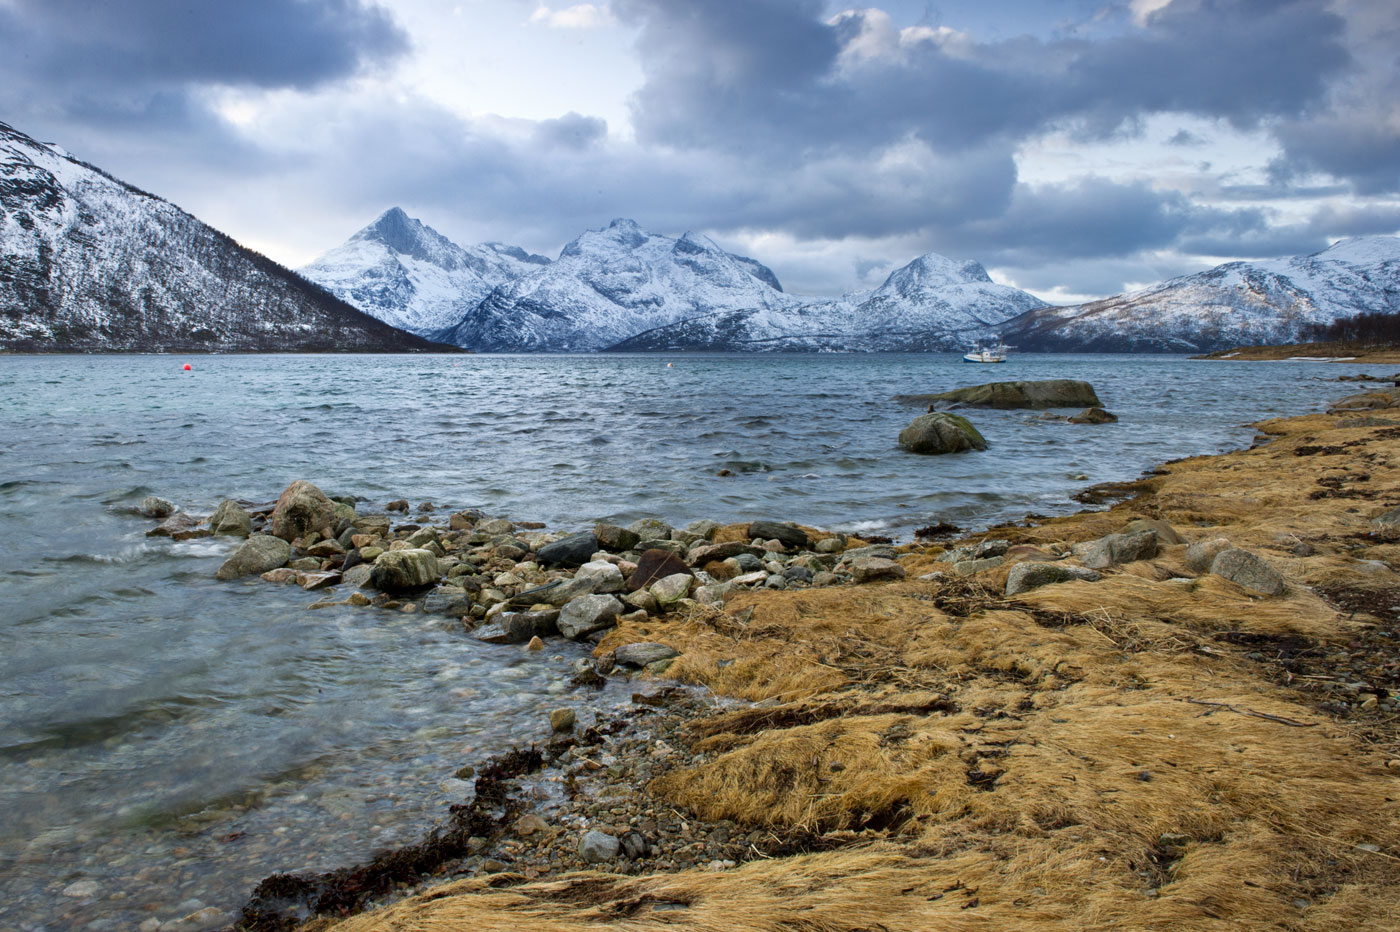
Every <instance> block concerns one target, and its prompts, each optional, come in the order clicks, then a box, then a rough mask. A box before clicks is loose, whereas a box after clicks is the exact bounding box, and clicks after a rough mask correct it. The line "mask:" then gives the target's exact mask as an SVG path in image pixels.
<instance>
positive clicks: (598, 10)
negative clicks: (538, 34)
mask: <svg viewBox="0 0 1400 932" xmlns="http://www.w3.org/2000/svg"><path fill="white" fill-rule="evenodd" d="M530 22H532V23H540V24H543V25H545V26H549V27H550V28H551V29H597V28H599V27H601V26H611V25H612V24H613V23H614V22H616V20H614V19H613V15H612V11H610V10H609V9H608V5H607V4H606V3H604V4H601V5H599V4H596V3H576V4H574V5H573V6H566V7H564V8H563V9H561V10H556V9H553V8H551V7H550V6H549V4H547V3H541V4H540V5H539V6H537V7H535V12H533V13H531V14H530Z"/></svg>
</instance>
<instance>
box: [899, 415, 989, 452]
mask: <svg viewBox="0 0 1400 932" xmlns="http://www.w3.org/2000/svg"><path fill="white" fill-rule="evenodd" d="M899 445H900V446H901V447H903V448H904V449H906V450H908V451H909V452H910V453H919V454H923V455H926V456H931V455H937V454H941V453H961V452H963V451H964V450H985V449H987V441H986V440H985V439H983V437H982V435H981V434H980V433H978V432H977V428H975V427H973V426H972V422H971V421H969V420H968V419H967V418H965V417H960V416H959V415H956V414H948V413H947V412H944V411H940V412H937V413H934V414H921V415H919V416H918V417H916V418H914V420H912V421H910V422H909V426H908V427H906V428H904V429H903V430H901V431H900V432H899Z"/></svg>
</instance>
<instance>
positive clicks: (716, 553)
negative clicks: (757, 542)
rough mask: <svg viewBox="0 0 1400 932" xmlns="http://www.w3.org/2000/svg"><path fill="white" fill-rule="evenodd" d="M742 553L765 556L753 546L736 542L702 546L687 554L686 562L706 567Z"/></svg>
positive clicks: (743, 542)
mask: <svg viewBox="0 0 1400 932" xmlns="http://www.w3.org/2000/svg"><path fill="white" fill-rule="evenodd" d="M741 553H747V554H752V555H753V556H755V557H761V556H762V555H763V551H762V550H760V549H758V548H757V547H755V546H753V545H752V544H749V543H746V542H745V541H740V540H735V541H727V542H725V543H723V544H701V545H699V546H697V547H695V548H694V549H692V550H691V551H690V552H689V553H688V554H686V558H685V561H686V562H687V563H689V564H690V565H691V566H704V565H705V564H706V563H713V562H714V561H715V560H728V559H729V558H730V557H737V556H738V555H739V554H741Z"/></svg>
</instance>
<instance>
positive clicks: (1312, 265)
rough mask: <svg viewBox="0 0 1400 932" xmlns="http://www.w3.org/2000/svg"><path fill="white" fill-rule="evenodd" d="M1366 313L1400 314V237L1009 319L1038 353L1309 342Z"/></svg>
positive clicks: (1232, 266) (1222, 270) (1351, 243)
mask: <svg viewBox="0 0 1400 932" xmlns="http://www.w3.org/2000/svg"><path fill="white" fill-rule="evenodd" d="M1362 313H1387V314H1395V313H1400V238H1398V237H1394V236H1371V237H1361V238H1358V239H1352V240H1343V241H1341V242H1338V243H1336V244H1334V245H1332V246H1331V247H1329V248H1327V249H1324V250H1323V251H1321V252H1319V253H1315V254H1313V255H1309V256H1295V257H1292V258H1287V259H1274V260H1269V261H1262V262H1229V263H1226V264H1224V265H1219V266H1216V267H1215V268H1212V269H1207V270H1206V271H1204V272H1197V273H1195V274H1193V275H1184V276H1181V277H1178V278H1174V279H1171V280H1169V281H1166V282H1163V283H1161V284H1160V285H1154V286H1153V287H1151V288H1146V289H1143V290H1141V291H1137V292H1133V293H1131V294H1124V295H1115V296H1114V297H1111V298H1106V299H1104V300H1102V301H1093V302H1090V303H1088V304H1081V305H1075V306H1071V307H1046V308H1041V309H1038V310H1033V311H1030V312H1028V313H1027V314H1024V315H1022V316H1021V317H1019V318H1016V319H1014V320H1011V321H1008V322H1007V324H1006V326H1005V327H1004V328H1002V335H1003V337H1004V339H1006V341H1007V342H1009V343H1013V344H1015V345H1016V346H1018V347H1020V348H1021V349H1023V350H1031V351H1044V352H1058V351H1069V352H1155V353H1161V352H1178V353H1180V352H1211V351H1214V350H1219V349H1227V348H1229V347H1232V346H1250V345H1260V344H1278V343H1294V342H1299V341H1306V340H1307V339H1309V337H1310V331H1311V330H1312V328H1314V327H1316V326H1318V325H1326V324H1330V323H1332V322H1334V321H1336V320H1338V319H1341V318H1345V317H1352V316H1355V315H1357V314H1362Z"/></svg>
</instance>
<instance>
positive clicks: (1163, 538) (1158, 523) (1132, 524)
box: [1123, 518, 1186, 545]
mask: <svg viewBox="0 0 1400 932" xmlns="http://www.w3.org/2000/svg"><path fill="white" fill-rule="evenodd" d="M1136 531H1151V532H1152V533H1153V534H1156V535H1157V543H1159V544H1166V545H1174V544H1184V543H1186V538H1184V537H1182V536H1181V535H1180V534H1178V533H1177V532H1176V528H1174V527H1172V526H1171V525H1170V524H1168V523H1167V522H1165V521H1163V520H1161V519H1160V518H1134V519H1133V520H1131V521H1129V522H1128V523H1127V524H1125V525H1123V532H1124V533H1127V534H1132V533H1134V532H1136Z"/></svg>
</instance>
